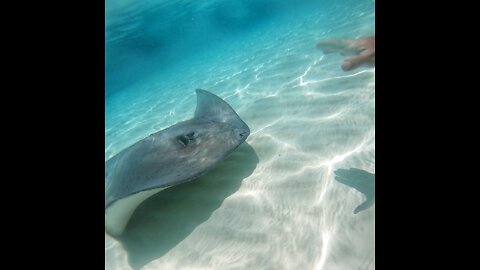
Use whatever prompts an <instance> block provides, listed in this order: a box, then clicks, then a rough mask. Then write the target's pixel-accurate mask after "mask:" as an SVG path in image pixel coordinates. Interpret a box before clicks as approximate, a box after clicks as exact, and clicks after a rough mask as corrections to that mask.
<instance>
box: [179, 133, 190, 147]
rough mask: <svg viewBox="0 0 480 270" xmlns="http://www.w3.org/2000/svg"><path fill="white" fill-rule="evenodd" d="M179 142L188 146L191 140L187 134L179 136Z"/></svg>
mask: <svg viewBox="0 0 480 270" xmlns="http://www.w3.org/2000/svg"><path fill="white" fill-rule="evenodd" d="M177 142H178V143H180V144H181V145H182V146H183V147H185V146H187V145H188V143H189V142H190V140H189V139H188V138H187V137H186V136H185V135H180V136H178V137H177Z"/></svg>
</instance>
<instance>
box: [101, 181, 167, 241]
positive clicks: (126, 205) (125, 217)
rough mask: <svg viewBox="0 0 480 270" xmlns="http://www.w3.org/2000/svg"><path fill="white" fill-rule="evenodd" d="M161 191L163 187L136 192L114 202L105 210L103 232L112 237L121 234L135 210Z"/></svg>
mask: <svg viewBox="0 0 480 270" xmlns="http://www.w3.org/2000/svg"><path fill="white" fill-rule="evenodd" d="M163 189H165V187H162V188H156V189H151V190H147V191H143V192H138V193H135V194H133V195H130V196H127V197H125V198H123V199H120V200H117V201H116V202H114V203H113V204H112V205H110V206H109V207H108V208H107V209H105V231H106V232H107V233H109V234H110V235H112V236H117V235H120V234H122V233H123V231H124V230H125V227H126V226H127V224H128V221H129V220H130V217H131V216H132V214H133V212H134V211H135V209H137V207H138V206H139V205H140V204H141V203H142V202H143V201H145V200H146V199H148V198H149V197H151V196H153V195H154V194H155V193H157V192H160V191H161V190H163Z"/></svg>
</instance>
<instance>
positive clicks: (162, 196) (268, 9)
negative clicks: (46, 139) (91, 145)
mask: <svg viewBox="0 0 480 270" xmlns="http://www.w3.org/2000/svg"><path fill="white" fill-rule="evenodd" d="M374 5H375V2H374V1H359V0H357V1H350V0H345V1H313V0H312V1H301V0H297V1H294V0H291V1H289V0H269V1H267V0H264V1H262V0H255V1H254V0H250V1H246V0H243V1H240V0H228V1H220V0H206V1H133V0H123V1H119V0H107V1H106V32H105V39H106V45H105V51H106V59H105V60H106V72H105V75H106V94H105V96H106V98H105V108H106V111H105V142H106V144H105V160H108V159H109V158H110V157H112V156H113V155H115V154H116V153H118V152H119V151H121V150H122V149H124V148H126V147H127V146H129V145H131V144H133V143H135V142H136V141H138V140H140V139H142V138H144V137H146V136H148V135H149V134H151V133H153V132H156V131H159V130H161V129H164V128H166V127H169V126H171V125H173V124H175V123H177V122H180V121H183V120H187V119H189V118H191V117H192V115H193V113H194V110H195V106H196V95H195V89H196V88H202V89H206V90H208V91H210V92H212V93H214V94H216V95H218V96H219V97H221V98H223V99H224V100H225V101H227V102H228V103H229V104H230V105H231V106H232V107H233V108H234V109H235V110H236V111H237V113H238V114H239V115H240V117H241V118H242V119H243V120H244V121H245V122H246V123H247V124H248V125H249V127H250V129H251V135H250V136H249V137H248V139H247V140H246V143H245V144H244V145H242V146H241V147H239V148H238V149H237V150H236V151H235V152H234V153H233V154H232V155H231V156H230V157H229V158H228V159H227V160H225V162H224V163H222V164H221V165H220V166H219V167H218V168H217V169H215V170H214V171H212V172H211V173H209V174H207V175H205V176H203V177H201V178H200V179H197V180H195V181H193V182H191V183H188V184H184V185H182V186H178V187H174V188H170V189H168V190H165V191H163V192H161V193H159V194H157V195H155V196H153V197H152V198H150V199H149V200H147V201H146V202H145V203H144V204H142V205H141V206H140V207H139V208H138V209H137V211H136V212H135V214H134V215H133V217H132V220H131V221H130V224H129V225H128V226H127V229H126V232H125V234H124V236H122V237H120V238H119V239H114V238H111V237H110V236H108V235H107V234H105V260H106V262H105V268H106V269H140V268H142V269H374V268H375V260H374V254H375V253H374V247H375V244H374V238H375V232H374V226H375V222H374V220H375V206H373V207H371V208H369V209H368V210H365V211H362V212H360V213H359V214H356V215H354V214H353V209H354V208H355V207H356V206H357V205H358V204H360V203H361V202H362V201H363V197H362V195H361V194H360V193H359V192H357V191H356V190H354V189H351V188H349V187H347V186H345V185H342V184H339V183H338V182H336V181H335V180H334V179H333V171H334V170H335V169H337V168H351V167H354V168H360V169H363V170H366V171H369V172H372V173H374V172H375V69H374V68H367V67H361V68H358V69H355V70H353V71H349V72H344V71H343V70H342V69H341V68H340V64H341V62H342V59H343V56H341V55H338V54H328V55H324V54H323V53H322V52H321V51H320V50H318V49H316V47H315V43H316V41H317V40H319V39H322V38H333V37H347V38H356V37H360V36H365V35H372V34H374V31H375V10H374Z"/></svg>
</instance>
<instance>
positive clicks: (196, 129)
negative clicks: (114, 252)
mask: <svg viewBox="0 0 480 270" xmlns="http://www.w3.org/2000/svg"><path fill="white" fill-rule="evenodd" d="M196 93H197V108H196V110H195V115H194V117H193V118H192V119H190V120H187V121H184V122H179V123H177V124H175V125H173V126H171V127H168V128H166V129H164V130H161V131H158V132H156V133H153V134H151V135H150V136H148V137H146V138H144V139H142V140H140V141H138V142H136V143H135V144H133V145H131V146H130V147H128V148H126V149H124V150H123V151H121V152H120V153H118V154H117V155H115V156H114V157H112V158H111V159H109V160H108V161H107V162H106V163H105V230H106V232H107V233H109V234H111V235H120V234H122V232H123V230H124V229H125V226H126V225H127V223H128V220H129V219H130V217H131V215H132V214H133V212H134V211H135V209H136V208H137V206H138V205H140V203H141V202H143V201H144V200H146V199H147V198H148V197H150V196H152V195H153V194H155V193H157V192H159V191H161V190H162V189H165V188H168V187H170V186H173V185H178V184H180V183H184V182H187V181H191V180H193V179H195V178H197V177H199V176H200V175H202V174H204V173H206V172H208V171H210V170H211V169H213V168H214V167H216V166H217V165H218V164H219V163H220V162H221V161H223V160H224V159H225V158H226V157H227V156H228V155H229V154H230V153H232V152H233V151H234V150H235V149H236V148H237V147H238V146H239V145H240V144H241V143H243V142H244V141H245V140H246V139H247V137H248V135H249V134H250V129H249V128H248V126H247V125H246V124H245V122H243V121H242V119H240V117H239V116H238V115H237V113H236V112H235V111H234V110H233V109H232V107H230V105H228V104H227V103H226V102H225V101H223V100H222V99H221V98H219V97H217V96H216V95H214V94H212V93H210V92H207V91H205V90H201V89H197V90H196Z"/></svg>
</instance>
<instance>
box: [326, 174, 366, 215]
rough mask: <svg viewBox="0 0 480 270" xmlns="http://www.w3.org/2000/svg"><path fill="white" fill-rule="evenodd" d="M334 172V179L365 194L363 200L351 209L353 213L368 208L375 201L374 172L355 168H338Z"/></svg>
mask: <svg viewBox="0 0 480 270" xmlns="http://www.w3.org/2000/svg"><path fill="white" fill-rule="evenodd" d="M334 173H335V180H337V181H338V182H340V183H342V184H344V185H347V186H349V187H353V188H354V189H356V190H358V191H360V192H361V193H362V194H363V195H364V196H365V201H364V202H363V203H361V204H360V205H358V206H357V207H356V208H355V210H353V213H354V214H357V213H359V212H360V211H363V210H366V209H368V208H370V206H372V205H373V204H374V203H375V174H373V173H369V172H367V171H364V170H360V169H355V168H351V169H349V170H345V169H338V170H336V171H335V172H334Z"/></svg>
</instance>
